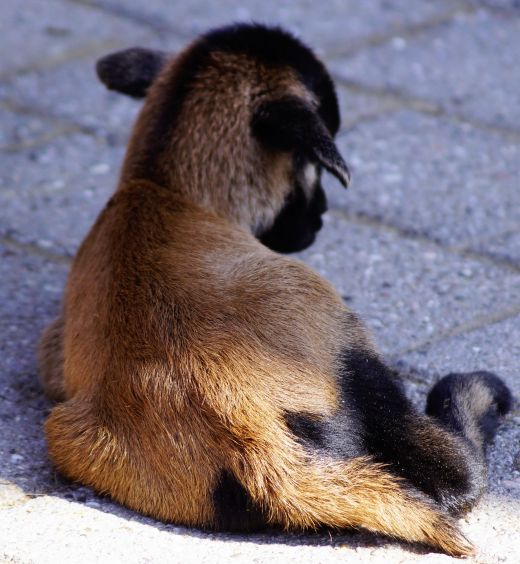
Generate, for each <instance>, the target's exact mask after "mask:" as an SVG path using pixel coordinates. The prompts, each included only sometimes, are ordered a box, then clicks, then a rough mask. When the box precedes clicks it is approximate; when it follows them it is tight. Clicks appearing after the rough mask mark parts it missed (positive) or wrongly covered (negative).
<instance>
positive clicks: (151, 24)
mask: <svg viewBox="0 0 520 564" xmlns="http://www.w3.org/2000/svg"><path fill="white" fill-rule="evenodd" d="M62 1H63V2H66V3H69V4H78V5H80V6H84V7H86V8H91V9H93V10H97V11H100V12H103V13H105V14H110V15H111V16H115V17H117V18H120V19H122V20H125V21H128V22H131V23H134V24H138V25H140V26H143V27H147V28H148V29H151V30H152V31H155V32H156V33H159V34H166V33H174V34H175V35H178V36H179V37H182V38H184V39H189V38H191V37H192V35H191V34H190V33H188V32H186V31H185V30H184V29H182V28H177V27H176V26H173V25H171V24H170V23H166V22H164V21H162V20H160V19H158V18H154V17H153V16H149V15H147V14H146V13H144V12H141V11H139V10H135V9H132V8H125V7H123V6H117V5H114V4H112V3H110V2H109V3H104V4H101V3H99V2H96V0H62Z"/></svg>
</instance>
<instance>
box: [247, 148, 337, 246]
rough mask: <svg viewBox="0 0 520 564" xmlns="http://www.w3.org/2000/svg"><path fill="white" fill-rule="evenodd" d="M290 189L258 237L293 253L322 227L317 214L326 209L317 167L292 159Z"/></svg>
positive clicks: (300, 158) (314, 236)
mask: <svg viewBox="0 0 520 564" xmlns="http://www.w3.org/2000/svg"><path fill="white" fill-rule="evenodd" d="M294 161H295V162H294V184H293V189H292V190H291V192H290V193H289V195H288V196H287V197H286V200H285V202H284V204H283V207H282V209H281V210H280V212H279V213H278V215H277V216H276V219H275V220H274V223H273V224H272V225H271V226H270V227H269V228H268V229H266V230H264V231H262V232H261V233H257V237H258V239H259V240H260V241H261V242H262V243H263V244H264V245H265V246H266V247H269V248H270V249H271V250H273V251H277V252H279V253H294V252H297V251H301V250H303V249H306V248H307V247H308V246H310V245H312V243H313V242H314V240H315V238H316V234H317V233H318V231H319V230H320V229H321V228H322V226H323V221H322V218H321V216H322V215H323V214H324V213H325V212H326V211H327V198H326V196H325V192H324V190H323V188H322V186H321V167H320V166H319V165H315V164H313V163H310V162H308V161H306V159H305V158H304V157H301V156H297V157H295V159H294Z"/></svg>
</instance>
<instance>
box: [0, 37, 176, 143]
mask: <svg viewBox="0 0 520 564" xmlns="http://www.w3.org/2000/svg"><path fill="white" fill-rule="evenodd" d="M185 43H186V40H183V39H179V38H178V37H177V36H174V35H172V34H169V35H168V37H158V36H152V35H151V34H150V32H149V31H147V32H146V33H145V34H143V33H141V34H140V35H137V36H135V37H128V38H127V45H123V44H121V46H120V47H121V48H124V47H127V46H135V45H142V46H145V47H149V48H161V49H163V50H165V51H170V52H172V53H176V52H178V51H179V49H180V48H181V47H182V46H183V45H184V44H185ZM118 49H119V47H118V48H117V49H113V48H108V47H107V50H106V52H107V53H109V52H111V51H113V50H118ZM102 54H104V53H100V54H99V55H93V56H89V57H86V58H83V59H79V60H74V61H70V62H68V63H65V64H62V65H59V66H58V67H56V68H53V69H50V70H45V71H41V70H35V71H33V72H30V73H24V74H22V75H20V76H17V77H15V78H13V79H12V80H11V81H9V83H6V84H4V85H0V99H1V98H3V99H6V100H10V101H16V103H17V104H19V105H22V106H25V107H28V108H33V109H35V110H38V111H40V112H41V113H44V114H46V115H49V116H54V117H58V118H66V119H68V120H71V121H73V122H74V123H77V124H80V125H81V126H83V127H85V128H88V130H89V131H92V132H93V133H94V134H96V135H97V136H103V137H106V138H107V139H108V140H109V141H110V142H111V143H118V144H126V141H127V138H128V133H129V131H130V128H131V126H132V124H133V122H134V120H135V117H136V114H137V112H138V110H139V108H140V107H141V104H140V103H139V102H138V101H136V100H133V99H131V98H128V97H126V96H122V95H121V94H117V93H115V92H109V91H108V90H107V89H106V88H105V86H104V85H103V84H101V83H100V82H99V80H98V78H97V76H96V72H95V64H96V61H97V59H98V58H99V57H100V56H102Z"/></svg>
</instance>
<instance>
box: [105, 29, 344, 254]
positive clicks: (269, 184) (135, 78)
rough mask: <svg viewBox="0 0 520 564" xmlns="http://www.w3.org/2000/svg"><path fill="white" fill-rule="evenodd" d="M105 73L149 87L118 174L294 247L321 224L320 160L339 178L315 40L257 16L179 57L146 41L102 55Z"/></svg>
mask: <svg viewBox="0 0 520 564" xmlns="http://www.w3.org/2000/svg"><path fill="white" fill-rule="evenodd" d="M97 72H98V76H99V78H100V79H101V81H102V82H103V83H104V84H105V85H106V86H107V87H108V88H109V89H112V90H117V91H119V92H121V93H124V94H127V95H129V96H133V97H137V98H144V99H145V102H144V106H143V108H142V110H141V113H140V115H139V118H138V120H137V123H136V125H135V127H134V130H133V134H132V138H131V141H130V144H129V148H128V152H127V155H126V159H125V164H124V167H123V173H122V179H123V182H124V181H127V180H131V179H147V180H151V181H154V182H158V183H161V184H163V185H167V186H169V187H171V189H172V190H173V191H174V192H175V193H176V194H177V195H178V196H179V198H181V199H185V200H188V201H190V202H192V203H196V204H197V205H200V206H202V207H205V208H207V209H211V210H212V211H213V212H215V213H217V214H218V215H220V216H223V217H226V218H227V219H229V220H231V221H234V222H237V223H238V224H240V225H241V226H242V227H245V228H247V229H249V230H251V232H252V233H254V234H255V236H256V237H257V238H258V239H259V240H260V241H262V242H263V243H264V244H265V245H267V246H268V247H269V248H271V249H273V250H275V251H279V252H293V251H298V250H301V249H304V248H305V247H307V246H308V245H310V244H311V243H312V242H313V241H314V239H315V236H316V233H317V231H318V230H319V229H320V228H321V225H322V221H321V215H322V214H323V213H324V212H325V211H326V198H325V193H324V191H323V188H322V186H321V182H320V178H321V173H322V170H323V169H326V170H327V171H329V172H330V173H332V174H333V175H334V176H336V177H337V178H338V179H339V181H340V182H341V183H342V184H343V185H344V186H346V185H347V184H348V182H349V171H348V168H347V166H346V164H345V162H344V161H343V159H342V157H341V155H340V154H339V152H338V150H337V147H336V145H335V143H334V139H333V138H334V135H335V134H336V133H337V131H338V128H339V123H340V118H339V110H338V102H337V98H336V93H335V90H334V85H333V83H332V80H331V78H330V76H329V74H328V72H327V70H326V69H325V67H324V65H323V64H322V63H321V62H320V61H319V60H318V59H317V58H316V56H315V55H314V54H313V53H312V51H311V50H310V49H309V48H308V47H306V46H305V45H303V44H302V43H301V42H300V41H298V40H297V39H295V38H294V37H293V36H292V35H290V34H289V33H287V32H285V31H283V30H281V29H279V28H272V27H265V26H262V25H255V24H248V25H233V26H229V27H225V28H221V29H217V30H215V31H212V32H210V33H208V34H206V35H204V36H202V37H201V38H200V39H198V40H197V41H195V42H194V43H193V44H192V45H190V46H189V47H188V48H187V49H185V50H184V51H183V52H181V53H180V54H179V55H177V56H169V55H168V54H166V53H163V52H158V51H152V50H147V49H143V48H133V49H127V50H125V51H119V52H116V53H113V54H110V55H107V56H106V57H103V58H102V59H101V60H100V61H99V62H98V64H97Z"/></svg>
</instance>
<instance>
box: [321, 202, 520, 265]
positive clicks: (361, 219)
mask: <svg viewBox="0 0 520 564" xmlns="http://www.w3.org/2000/svg"><path fill="white" fill-rule="evenodd" d="M329 213H330V214H331V215H335V216H337V217H340V218H342V219H344V220H346V221H348V222H351V223H355V224H358V225H364V226H367V227H372V228H375V229H378V230H381V231H386V232H390V233H393V234H395V235H398V236H399V237H402V238H403V239H408V240H411V241H418V242H420V243H426V244H428V245H432V246H434V247H437V248H439V249H441V250H443V251H446V252H449V253H452V254H455V255H458V256H461V257H463V258H466V259H472V260H476V261H478V262H483V263H487V264H490V265H492V266H495V267H497V268H500V269H503V270H509V271H510V272H513V273H515V274H519V273H520V265H518V264H516V263H515V262H513V261H511V260H508V259H503V258H500V257H497V256H495V255H493V254H491V253H485V252H479V251H474V250H472V249H469V248H467V247H459V246H456V245H450V244H447V243H443V242H442V241H440V240H438V239H435V238H432V237H430V236H428V235H427V234H425V233H421V232H419V231H414V230H412V229H406V228H402V227H400V226H398V225H395V224H393V223H388V222H385V221H382V220H381V219H380V218H379V217H375V216H370V215H368V214H366V213H362V212H349V211H347V210H345V209H343V208H340V207H333V208H329Z"/></svg>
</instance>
